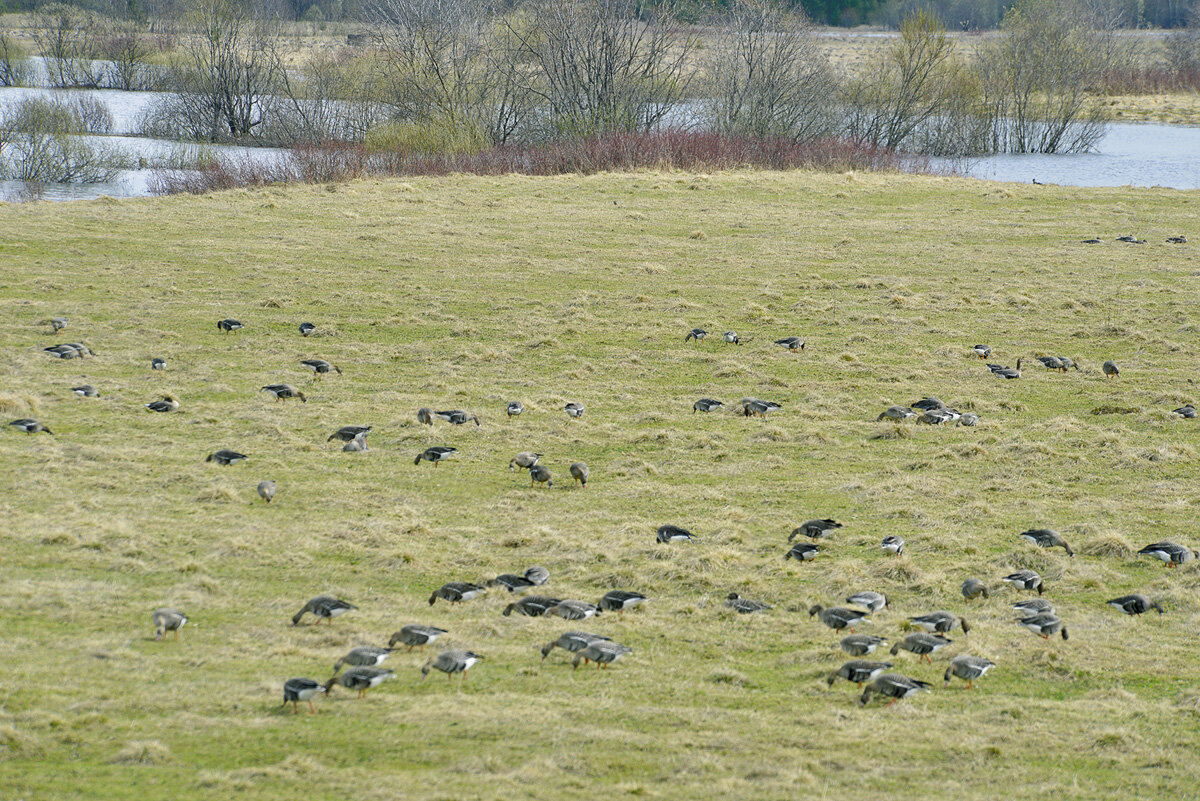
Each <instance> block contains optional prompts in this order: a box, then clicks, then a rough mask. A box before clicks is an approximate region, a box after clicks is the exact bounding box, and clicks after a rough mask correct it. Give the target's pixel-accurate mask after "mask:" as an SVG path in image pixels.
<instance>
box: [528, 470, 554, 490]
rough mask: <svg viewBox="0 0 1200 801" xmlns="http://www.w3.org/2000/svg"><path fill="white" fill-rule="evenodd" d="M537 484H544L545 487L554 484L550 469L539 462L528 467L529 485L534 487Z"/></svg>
mask: <svg viewBox="0 0 1200 801" xmlns="http://www.w3.org/2000/svg"><path fill="white" fill-rule="evenodd" d="M538 484H545V485H546V486H547V487H553V486H554V480H553V479H552V478H551V476H550V471H549V470H547V469H546V468H545V467H543V466H542V465H540V464H535V465H534V466H533V467H531V468H529V486H530V487H531V488H532V487H535V486H537V485H538Z"/></svg>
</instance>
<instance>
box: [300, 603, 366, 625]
mask: <svg viewBox="0 0 1200 801" xmlns="http://www.w3.org/2000/svg"><path fill="white" fill-rule="evenodd" d="M357 608H358V607H357V606H355V605H354V604H352V603H350V602H349V601H343V600H342V599H340V598H334V597H333V596H332V595H318V596H317V597H316V598H313V599H312V600H310V601H309V602H308V603H306V604H304V606H302V607H300V611H299V612H297V613H296V614H294V615H292V625H293V626H298V625H300V618H302V617H304V615H305V613H307V612H312V614H313V617H315V618H316V619H317V623H320V622H321V618H324V619H325V620H328V621H329V623H330V625H332V624H333V619H334V618H335V617H337V616H338V615H344V614H346V613H347V612H349V611H351V610H354V609H357Z"/></svg>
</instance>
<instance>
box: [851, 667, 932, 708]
mask: <svg viewBox="0 0 1200 801" xmlns="http://www.w3.org/2000/svg"><path fill="white" fill-rule="evenodd" d="M929 687H930V684H929V682H927V681H920V680H918V679H910V678H909V677H908V676H901V675H900V674H899V673H884V674H883V675H882V676H879V677H878V678H877V679H875V681H873V682H871V684H870V685H868V686H867V689H865V690H863V694H862V696H860V697H859V699H858V705H859V706H866V705H867V704H868V703H870V701H871V696H873V695H882V696H884V697H885V698H891V699H892V700H890V701H888V702H887V704H886V706H891V705H892V704H894V703H896V702H897V701H899V700H901V699H902V698H908V697H909V696H910V695H915V694H917V693H919V692H928V691H929Z"/></svg>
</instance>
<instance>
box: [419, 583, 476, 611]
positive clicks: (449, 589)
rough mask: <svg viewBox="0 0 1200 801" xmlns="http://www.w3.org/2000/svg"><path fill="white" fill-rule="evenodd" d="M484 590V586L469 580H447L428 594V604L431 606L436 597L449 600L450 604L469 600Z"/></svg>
mask: <svg viewBox="0 0 1200 801" xmlns="http://www.w3.org/2000/svg"><path fill="white" fill-rule="evenodd" d="M486 592H487V588H486V587H481V586H479V585H478V584H472V583H471V582H469V581H448V582H446V583H445V584H443V585H442V586H440V587H438V588H437V589H436V590H434V591H433V594H432V595H430V596H429V605H430V606H433V605H434V603H436V602H437V599H438V598H441V599H442V600H443V601H449V602H450V603H452V604H460V603H462V602H463V601H469V600H471V599H472V598H475V597H477V596H479V595H483V594H485V593H486Z"/></svg>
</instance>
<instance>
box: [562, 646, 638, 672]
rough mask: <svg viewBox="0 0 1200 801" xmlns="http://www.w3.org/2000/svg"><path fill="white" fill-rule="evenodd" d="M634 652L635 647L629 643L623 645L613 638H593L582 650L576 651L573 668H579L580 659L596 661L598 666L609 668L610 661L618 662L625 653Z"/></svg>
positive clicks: (572, 663) (572, 661)
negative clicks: (631, 646)
mask: <svg viewBox="0 0 1200 801" xmlns="http://www.w3.org/2000/svg"><path fill="white" fill-rule="evenodd" d="M631 653H633V649H632V648H630V647H629V646H628V645H621V644H620V643H615V642H613V641H612V640H592V641H591V642H590V643H588V644H587V645H586V646H584V647H583V649H582V650H580V651H577V652H576V653H575V658H574V659H572V660H571V667H572V668H573V669H578V668H579V663H580V661H583V662H595V663H596V667H598V668H605V669H607V668H608V665H609V663H610V662H616V661H617V660H618V659H620V658H621V657H623V656H625V654H631Z"/></svg>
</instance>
